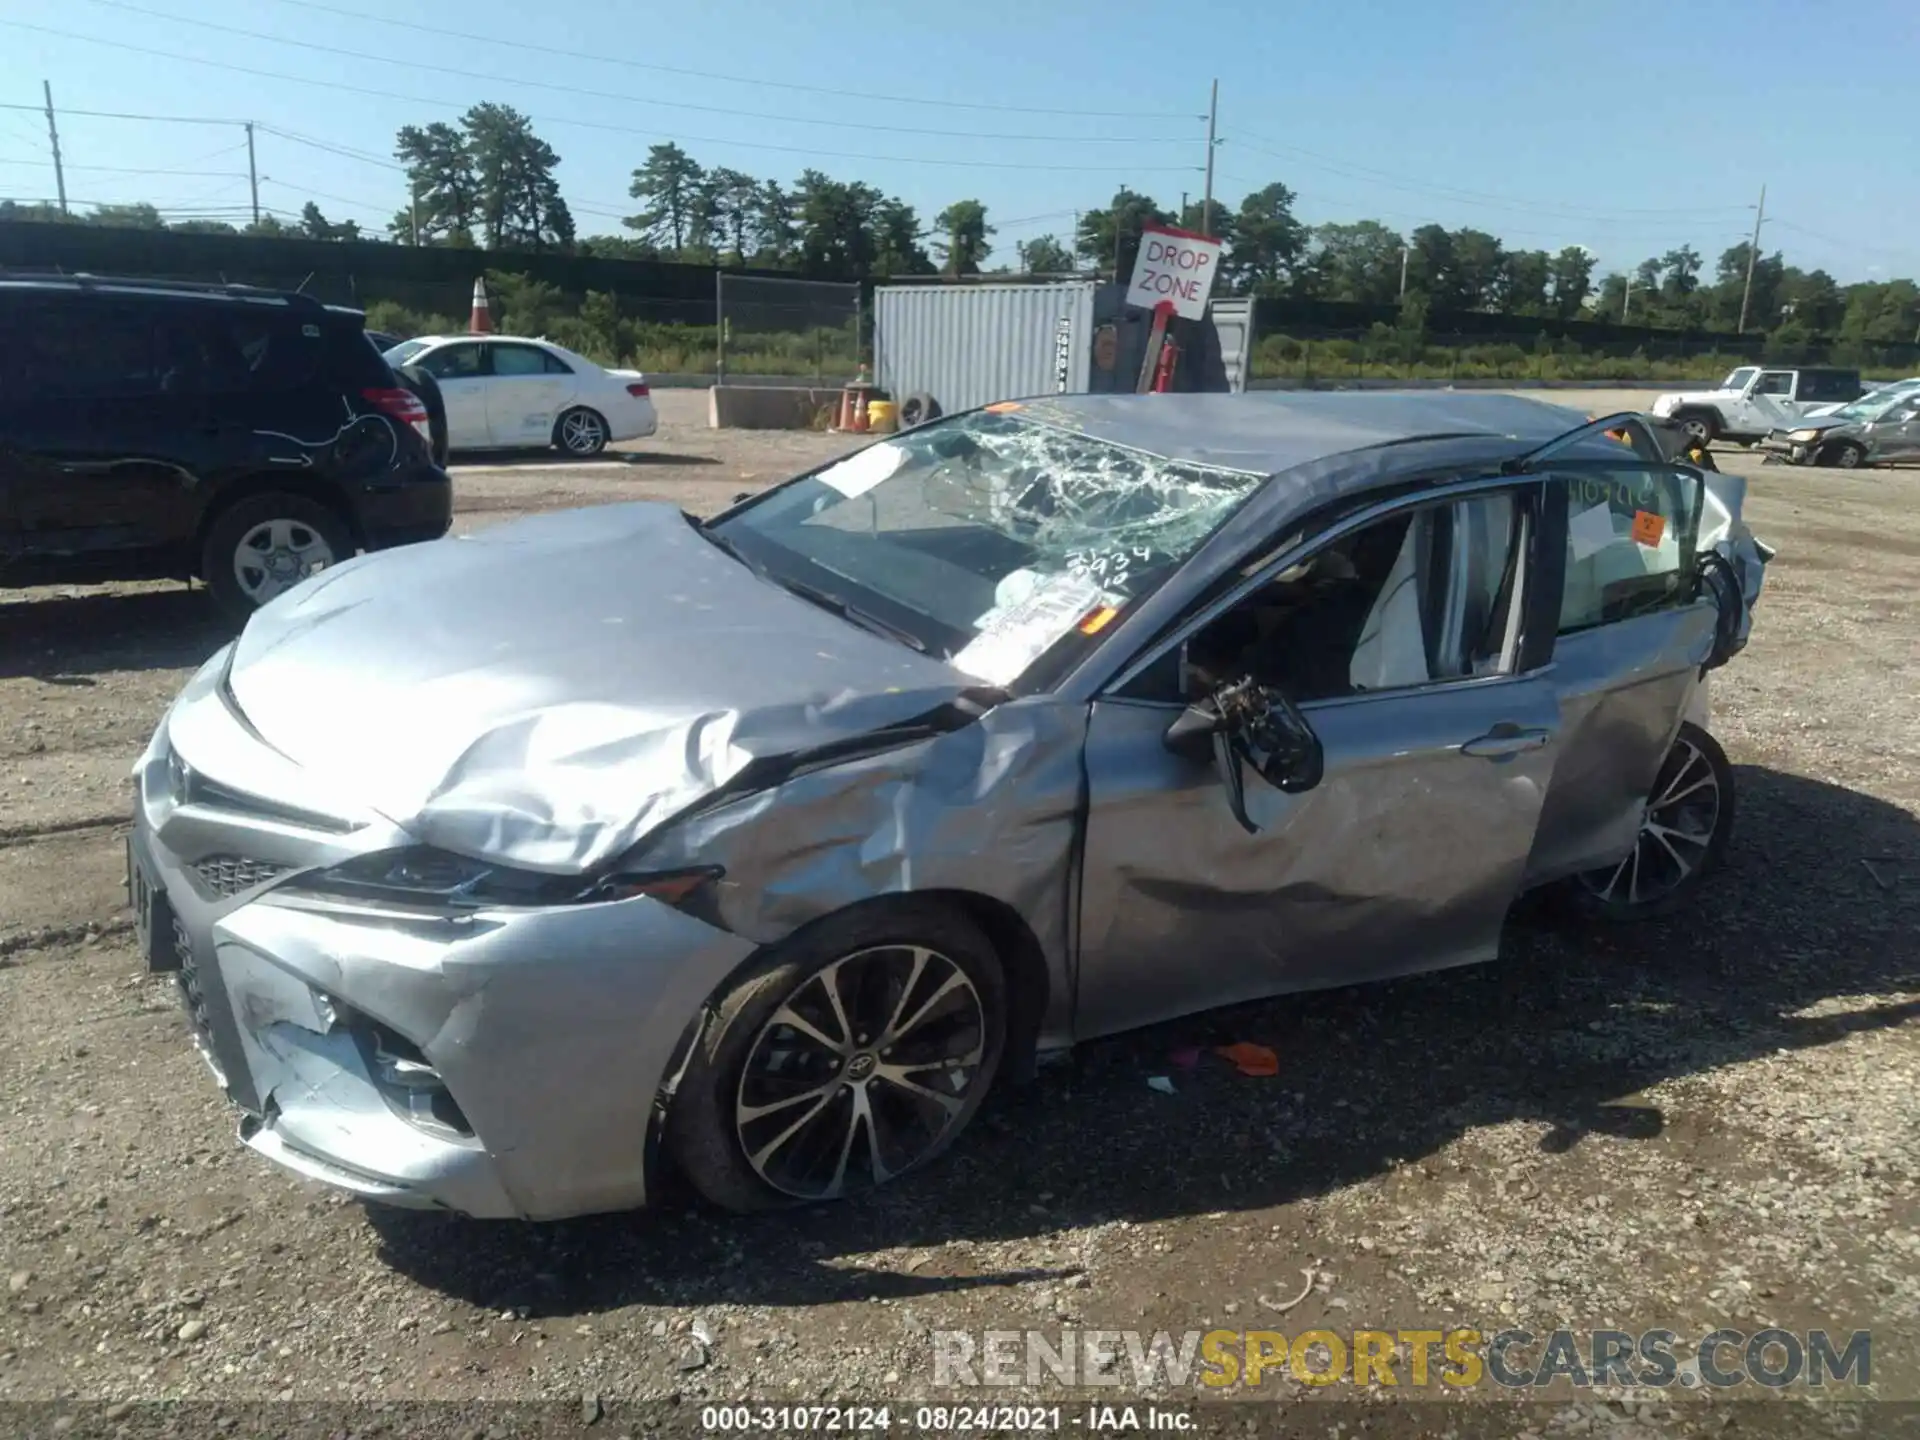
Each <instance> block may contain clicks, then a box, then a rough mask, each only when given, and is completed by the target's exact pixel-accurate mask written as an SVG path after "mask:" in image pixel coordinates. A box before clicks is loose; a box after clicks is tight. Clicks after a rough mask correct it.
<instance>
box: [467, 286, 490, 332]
mask: <svg viewBox="0 0 1920 1440" xmlns="http://www.w3.org/2000/svg"><path fill="white" fill-rule="evenodd" d="M467 329H469V330H471V331H472V332H473V333H474V334H475V335H491V334H492V333H493V314H492V312H491V311H489V310H488V309H487V282H486V278H485V277H484V276H480V275H476V276H474V277H473V319H471V320H470V321H468V322H467Z"/></svg>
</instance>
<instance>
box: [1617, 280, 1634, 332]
mask: <svg viewBox="0 0 1920 1440" xmlns="http://www.w3.org/2000/svg"><path fill="white" fill-rule="evenodd" d="M1632 304H1633V277H1632V276H1631V275H1629V276H1627V292H1626V294H1624V295H1622V296H1621V297H1620V323H1621V324H1622V325H1624V324H1626V323H1627V310H1628V308H1629V307H1630V306H1631V305H1632Z"/></svg>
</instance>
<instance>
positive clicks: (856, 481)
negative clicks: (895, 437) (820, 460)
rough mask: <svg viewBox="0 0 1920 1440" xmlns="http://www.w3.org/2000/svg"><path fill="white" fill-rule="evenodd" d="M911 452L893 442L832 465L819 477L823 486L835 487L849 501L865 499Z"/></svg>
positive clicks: (876, 446)
mask: <svg viewBox="0 0 1920 1440" xmlns="http://www.w3.org/2000/svg"><path fill="white" fill-rule="evenodd" d="M906 458H907V452H906V451H905V450H902V449H901V448H900V447H899V446H898V445H895V444H893V443H892V442H890V441H886V442H882V443H881V444H879V445H870V446H868V447H867V448H866V449H865V450H861V451H859V452H857V453H856V454H853V455H849V456H848V457H847V458H846V459H844V460H842V461H841V462H840V463H839V464H838V465H829V466H828V467H827V468H826V469H824V470H822V471H821V472H820V474H819V477H818V478H819V480H820V483H821V484H823V485H831V486H832V487H833V488H834V489H835V490H838V491H839V492H840V493H841V494H842V495H844V496H846V497H847V498H848V499H849V500H852V499H854V498H855V497H857V496H860V495H864V494H866V493H867V491H869V490H871V489H873V487H874V486H876V485H878V484H879V483H880V482H881V481H882V480H885V479H886V478H887V477H888V476H889V475H891V474H893V472H894V471H896V470H898V469H899V468H900V466H901V464H902V463H903V462H904V461H905V460H906Z"/></svg>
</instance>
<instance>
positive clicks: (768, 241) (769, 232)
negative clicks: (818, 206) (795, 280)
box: [753, 180, 800, 267]
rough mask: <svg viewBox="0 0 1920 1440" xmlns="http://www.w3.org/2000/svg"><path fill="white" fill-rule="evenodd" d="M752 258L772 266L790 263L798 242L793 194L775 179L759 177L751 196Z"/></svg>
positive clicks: (798, 233) (797, 222)
mask: <svg viewBox="0 0 1920 1440" xmlns="http://www.w3.org/2000/svg"><path fill="white" fill-rule="evenodd" d="M753 228H754V239H755V243H756V244H757V246H758V250H757V252H756V255H755V258H756V259H758V260H760V261H761V262H762V263H764V264H768V265H772V266H775V267H780V266H785V265H788V264H791V263H792V261H793V256H794V251H795V249H796V248H797V247H798V245H799V243H800V242H799V236H800V222H799V216H798V212H797V210H796V209H795V206H794V199H793V196H792V195H791V194H790V193H789V192H788V191H787V189H786V187H785V186H783V185H782V184H781V183H780V182H779V181H778V180H763V181H761V182H760V189H759V191H758V192H757V193H756V195H755V196H754V208H753Z"/></svg>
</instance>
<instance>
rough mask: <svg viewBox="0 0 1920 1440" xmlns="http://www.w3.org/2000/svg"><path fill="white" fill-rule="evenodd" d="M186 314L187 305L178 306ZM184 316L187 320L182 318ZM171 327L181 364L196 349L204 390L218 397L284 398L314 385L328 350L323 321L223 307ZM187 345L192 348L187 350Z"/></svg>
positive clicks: (279, 313) (185, 361)
mask: <svg viewBox="0 0 1920 1440" xmlns="http://www.w3.org/2000/svg"><path fill="white" fill-rule="evenodd" d="M179 308H180V309H181V310H182V311H186V310H187V308H188V307H186V306H181V307H179ZM182 318H185V317H184V316H183V317H182ZM194 320H195V321H196V322H197V323H195V324H192V325H191V326H188V325H181V326H177V327H170V329H171V330H173V331H175V332H177V335H178V338H179V339H180V340H181V341H182V342H186V343H183V344H182V345H181V351H182V357H183V363H193V362H192V360H188V359H186V357H187V356H188V355H190V354H192V353H193V351H195V350H197V351H198V355H197V357H196V358H197V359H198V360H199V362H200V363H201V364H202V365H203V366H204V368H205V373H206V382H205V383H206V387H207V389H208V390H210V391H212V392H214V393H218V394H281V393H284V392H286V391H289V390H298V389H301V388H302V387H303V386H306V385H308V384H310V383H311V382H312V380H313V378H314V376H315V374H316V373H317V372H318V370H319V368H320V357H321V354H322V351H323V349H324V347H325V343H326V341H325V335H324V327H323V326H322V325H321V324H320V322H318V321H316V320H312V319H303V318H302V317H301V316H299V315H297V314H286V313H282V312H277V311H270V310H265V309H262V310H258V311H255V310H249V309H240V308H236V307H225V306H223V307H221V308H219V309H216V310H213V311H211V312H204V313H202V314H200V315H197V316H195V317H194ZM189 346H191V347H192V348H191V349H189Z"/></svg>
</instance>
